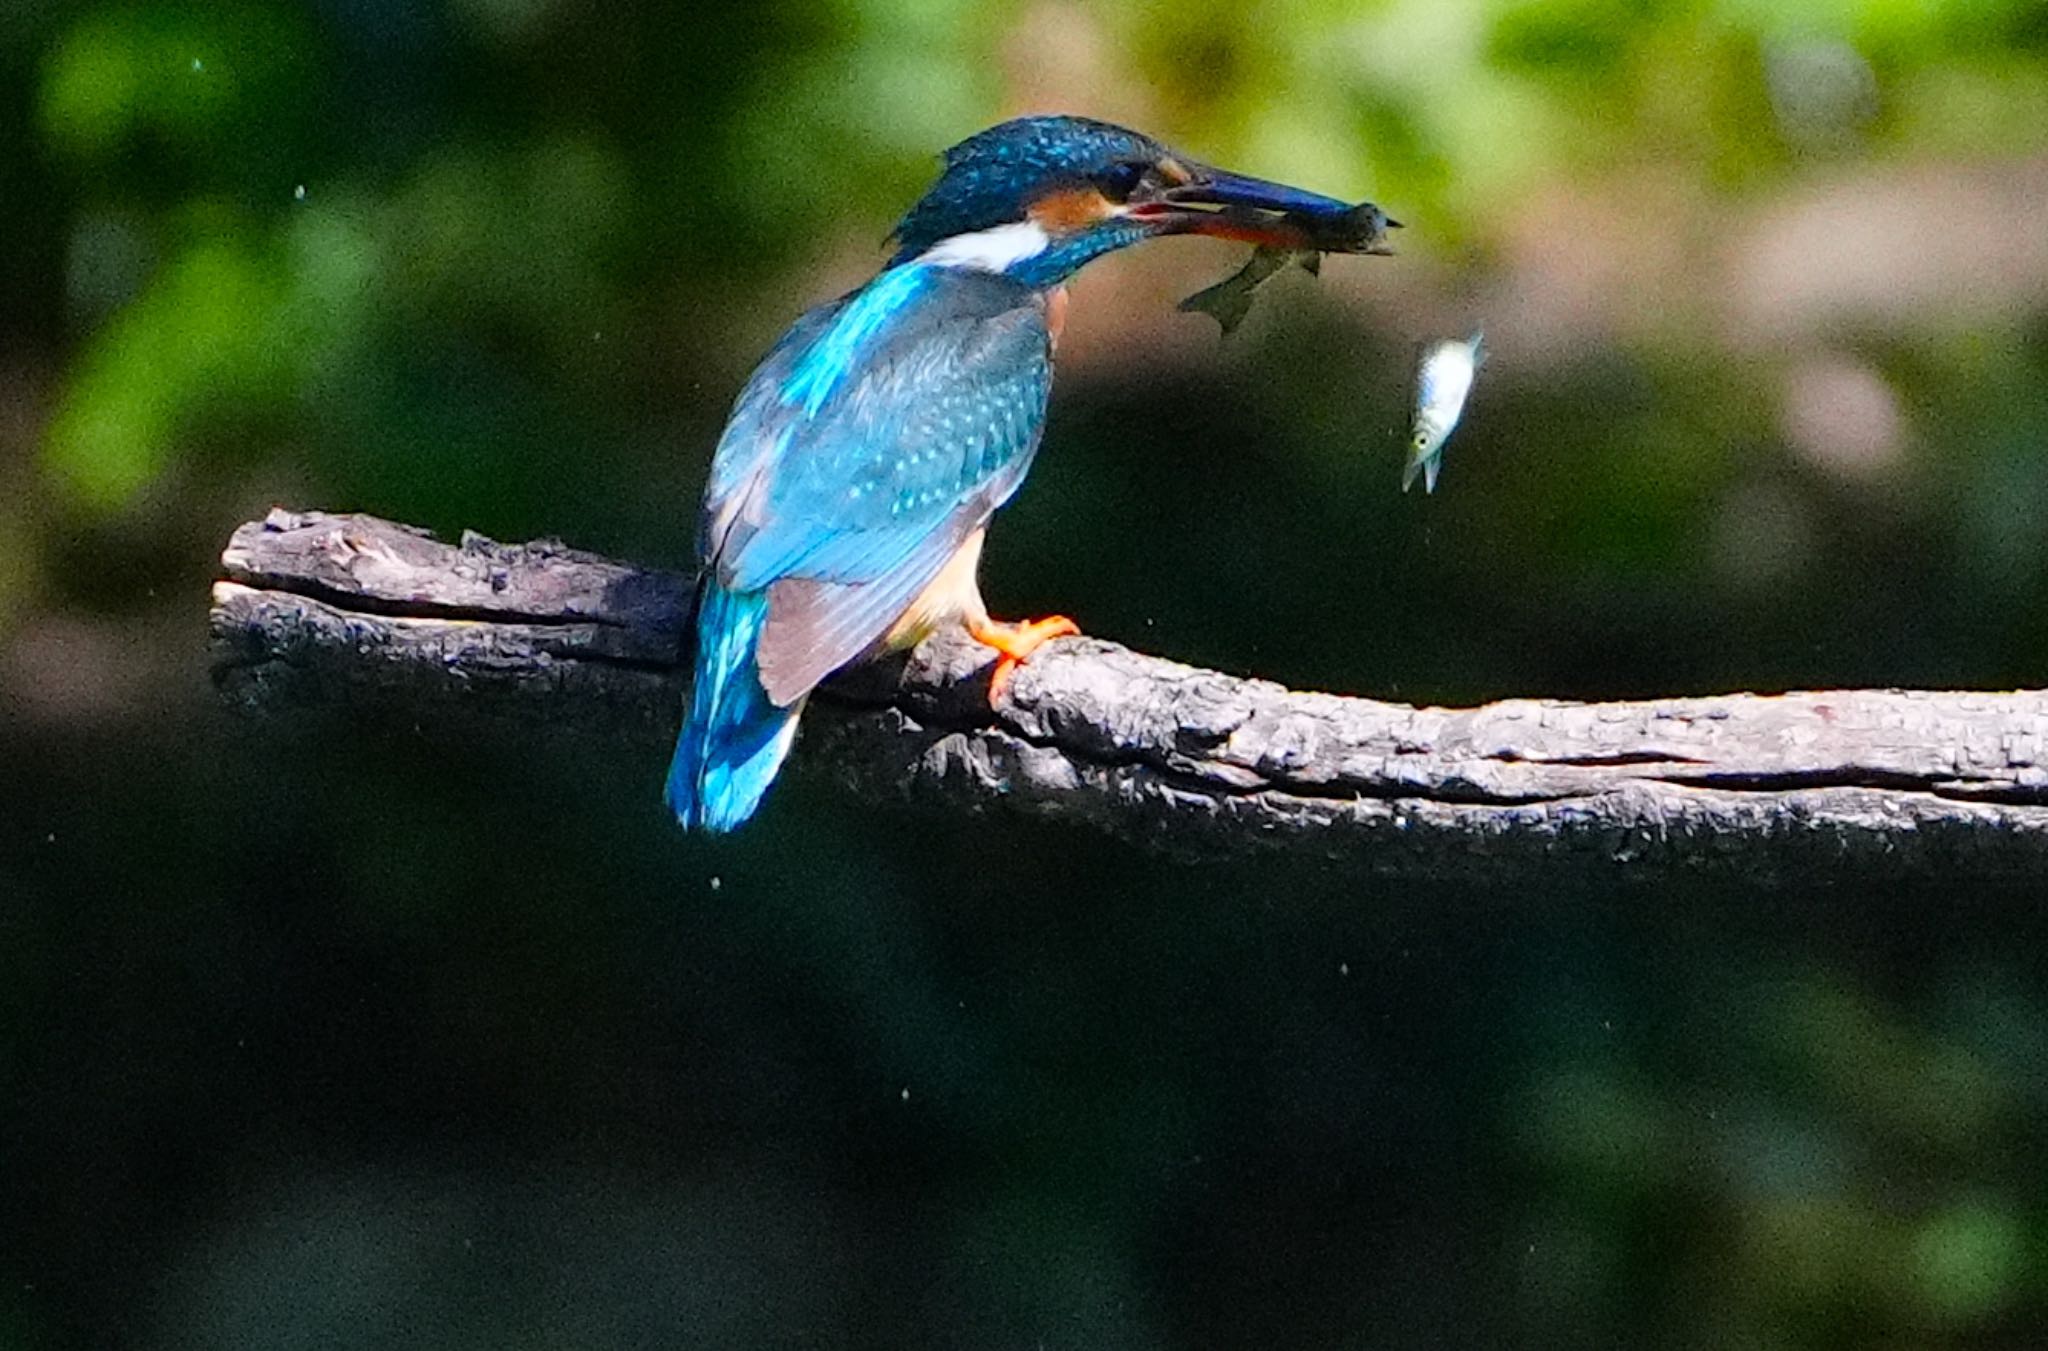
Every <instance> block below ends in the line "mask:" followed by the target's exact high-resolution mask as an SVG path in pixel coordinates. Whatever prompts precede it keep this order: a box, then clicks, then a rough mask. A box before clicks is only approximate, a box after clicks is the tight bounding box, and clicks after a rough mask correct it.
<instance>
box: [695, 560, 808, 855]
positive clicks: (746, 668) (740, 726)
mask: <svg viewBox="0 0 2048 1351" xmlns="http://www.w3.org/2000/svg"><path fill="white" fill-rule="evenodd" d="M767 623H768V595H767V593H766V592H764V591H733V590H729V589H728V588H726V587H724V586H722V585H720V584H719V582H718V580H717V579H716V578H712V579H711V580H709V581H707V582H705V584H704V589H703V591H702V592H701V593H700V594H699V596H698V599H697V664H696V665H697V669H696V677H695V679H694V680H693V681H692V682H691V686H690V704H689V711H688V714H687V715H686V717H685V718H684V721H683V730H682V734H681V735H680V736H678V737H677V738H676V751H675V756H674V758H673V759H671V760H670V761H669V767H668V787H667V790H666V792H665V793H664V794H663V798H664V800H665V801H666V802H667V803H668V805H669V809H670V810H671V811H673V812H674V813H675V814H676V820H677V821H679V822H681V823H682V824H683V825H684V826H686V827H689V828H690V829H693V830H708V831H711V832H713V833H714V834H723V833H725V832H727V831H729V830H733V829H735V828H737V827H738V826H740V825H741V824H743V823H744V822H745V821H746V820H747V818H748V817H750V816H752V815H753V814H754V810H755V809H756V808H757V807H759V806H760V805H761V798H762V797H763V796H764V795H765V794H766V793H767V791H768V785H769V784H771V783H773V782H774V781H775V773H776V771H777V770H779V769H780V768H782V761H783V758H784V757H785V756H787V755H788V754H789V747H790V742H791V741H792V740H794V739H795V737H796V724H797V716H798V715H799V714H800V713H801V712H802V711H803V701H801V700H799V701H797V702H796V703H795V704H794V705H792V706H791V707H788V708H783V707H781V706H780V705H778V704H776V703H775V702H774V701H773V700H771V699H770V698H769V697H768V692H767V691H766V690H764V689H763V688H762V687H761V669H760V667H759V666H758V665H757V664H756V663H755V658H754V652H755V647H756V645H757V644H758V643H759V642H760V638H761V630H762V629H763V628H764V627H766V625H767Z"/></svg>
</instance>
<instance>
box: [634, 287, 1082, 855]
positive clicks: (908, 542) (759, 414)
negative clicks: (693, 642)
mask: <svg viewBox="0 0 2048 1351" xmlns="http://www.w3.org/2000/svg"><path fill="white" fill-rule="evenodd" d="M1051 356H1052V353H1051V337H1050V334H1049V333H1048V331H1047V329H1046V325H1045V311H1044V302H1043V300H1042V298H1041V297H1040V295H1039V293H1038V292H1037V291H1036V290H1034V289H1033V288H1032V287H1030V286H1028V285H1025V284H1023V283H1020V282H1018V281H1015V280H1012V279H1010V278H1008V277H1004V276H1001V275H998V274H991V273H984V272H976V271H969V270H960V269H954V268H939V267H931V266H927V265H924V264H920V263H915V262H912V263H908V264H904V265H902V266H899V267H896V268H892V269H890V270H888V271H886V272H884V273H882V275H881V276H879V277H877V278H876V279H875V280H874V281H873V282H870V283H869V284H868V285H867V286H866V287H864V288H862V289H861V290H860V291H857V292H855V293H853V294H852V295H850V296H847V297H844V298H842V299H841V300H838V301H835V302H833V303H832V304H830V305H827V306H824V307H821V308H820V309H818V310H814V311H812V312H811V313H810V314H808V315H806V316H805V317H804V318H803V319H801V320H799V321H798V323H797V325H796V326H795V327H794V328H793V329H792V330H791V331H790V333H789V335H788V336H787V337H785V338H784V339H783V341H782V342H781V343H780V344H778V345H777V346H776V348H775V349H774V350H773V351H772V352H770V353H769V355H768V357H767V358H766V359H765V360H764V361H763V362H762V364H761V366H760V368H759V369H758V370H757V371H756V372H755V373H754V375H753V377H752V378H751V379H750V380H749V381H748V382H747V385H746V387H745V389H743V390H742V391H741V394H740V397H739V399H738V401H737V403H736V405H735V407H734V409H733V414H732V418H731V420H730V422H729V423H728V425H727V427H726V431H725V434H724V436H723V437H722V438H721V439H720V441H719V445H718V450H717V452H716V453H715V455H714V457H713V461H712V470H711V481H710V485H709V488H708V489H707V492H706V495H705V505H704V513H703V518H702V522H701V526H700V532H699V555H700V562H701V563H702V566H703V574H702V575H703V578H704V581H703V583H702V591H701V593H700V599H699V605H698V623H697V631H698V632H697V638H698V657H697V675H696V682H695V686H694V688H693V691H692V697H691V703H690V711H689V715H688V718H687V720H686V722H685V724H684V729H683V733H682V736H681V737H680V738H679V740H678V742H677V746H676V753H675V757H674V759H673V761H672V762H671V765H670V770H669V779H668V801H669V805H670V806H671V808H672V809H673V810H674V811H675V813H676V816H677V818H678V819H679V820H681V821H682V822H683V823H684V824H685V825H690V826H700V827H703V828H706V829H710V830H729V829H731V828H732V827H734V826H736V825H738V824H739V823H740V822H742V821H744V820H746V819H747V817H748V816H750V815H751V814H752V813H753V811H754V809H755V807H756V805H757V804H758V803H759V801H760V798H761V795H762V794H763V793H764V792H765V791H766V790H767V787H768V784H769V782H770V781H771V780H772V779H773V777H774V772H775V769H776V767H777V766H778V765H779V764H780V762H781V759H782V757H783V755H784V754H786V753H787V750H788V747H789V741H790V735H791V733H792V732H793V730H794V727H795V720H796V718H797V715H798V714H799V713H800V712H801V709H802V702H803V697H804V696H805V695H806V694H808V692H809V689H810V687H811V686H812V685H813V684H815V683H816V680H817V679H820V678H822V677H823V675H825V674H826V673H828V672H829V671H831V670H832V669H835V668H836V667H838V666H841V665H844V664H846V663H847V662H849V661H851V660H853V659H854V658H856V657H858V656H859V655H860V654H861V653H862V652H863V651H864V650H867V649H868V648H870V647H872V646H873V645H874V644H875V643H876V642H878V641H879V640H880V639H881V638H882V637H883V636H884V635H885V634H886V633H887V632H888V630H889V628H890V626H891V625H892V624H894V622H895V621H896V619H897V618H898V616H900V615H901V614H902V612H903V610H904V608H905V607H906V606H908V605H909V604H910V602H911V601H912V600H913V599H915V598H916V597H917V595H918V594H919V593H920V592H922V591H923V590H924V588H925V587H926V586H927V585H929V584H930V582H931V581H932V579H933V578H934V577H936V576H937V574H938V573H939V571H940V570H941V569H942V568H943V567H944V566H945V565H946V563H947V561H948V560H949V559H951V558H952V556H953V554H954V553H955V552H956V551H958V549H959V548H960V546H961V545H962V543H963V542H964V541H965V540H966V539H967V538H968V536H970V535H971V534H972V533H973V532H974V531H975V530H977V529H979V528H980V527H981V526H982V525H984V524H985V523H986V522H987V520H988V518H989V516H990V515H992V514H993V513H994V512H995V510H996V508H998V507H999V506H1001V505H1002V504H1003V503H1004V502H1005V501H1007V500H1008V499H1009V497H1010V495H1011V494H1012V493H1013V492H1015V491H1016V488H1017V486H1018V484H1019V483H1020V482H1022V480H1023V477H1024V474H1025V471H1026V470H1027V469H1028V468H1029V467H1030V463H1031V458H1032V455H1033V454H1034V453H1035V452H1036V450H1037V448H1038V438H1039V432H1040V430H1041V428H1042V427H1043V425H1044V419H1045V405H1046V399H1047V396H1048V394H1049V393H1050V390H1051V384H1052V360H1051ZM779 630H786V632H784V631H779ZM764 667H765V668H766V669H764ZM771 687H773V695H771ZM776 696H779V697H776Z"/></svg>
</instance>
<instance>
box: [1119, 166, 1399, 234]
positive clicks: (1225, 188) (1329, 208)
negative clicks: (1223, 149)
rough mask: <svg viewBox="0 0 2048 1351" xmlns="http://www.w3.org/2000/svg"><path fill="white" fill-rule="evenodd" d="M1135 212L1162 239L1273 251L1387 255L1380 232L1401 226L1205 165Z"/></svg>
mask: <svg viewBox="0 0 2048 1351" xmlns="http://www.w3.org/2000/svg"><path fill="white" fill-rule="evenodd" d="M1188 174H1189V179H1188V181H1187V182H1186V183H1181V184H1176V185H1175V186H1172V187H1169V188H1166V189H1165V190H1163V191H1162V192H1161V193H1160V194H1159V196H1158V197H1157V198H1156V199H1155V200H1154V201H1152V202H1150V203H1146V204H1145V205H1143V206H1141V207H1139V208H1137V210H1138V212H1139V213H1140V214H1143V215H1145V216H1147V217H1150V218H1152V219H1154V220H1156V221H1157V223H1158V228H1159V230H1160V232H1161V233H1163V234H1202V235H1212V236H1216V237H1218V238H1222V239H1235V240H1241V241H1243V242H1245V243H1250V244H1261V245H1266V246H1269V247H1273V248H1288V249H1303V250H1307V249H1316V250H1320V251H1322V252H1325V253H1392V252H1393V248H1392V247H1391V246H1390V245H1389V244H1388V243H1387V240H1386V232H1387V231H1388V230H1390V229H1394V230H1398V229H1400V228H1401V222H1399V221H1397V220H1390V219H1388V218H1387V214H1386V213H1385V212H1384V211H1381V210H1380V209H1379V208H1378V207H1376V206H1373V205H1372V204H1371V203H1369V202H1361V203H1359V204H1358V205H1357V206H1353V205H1351V204H1350V203H1347V202H1340V201H1338V200H1337V199H1336V198H1335V197H1325V196H1323V195H1322V194H1321V193H1317V192H1309V191H1306V190H1305V189H1302V188H1294V187H1289V186H1288V185H1287V184H1285V183H1273V182H1269V181H1268V180H1266V179H1263V178H1251V177H1248V176H1247V175H1244V174H1234V173H1230V172H1229V171H1227V170H1224V169H1211V168H1207V167H1201V168H1194V167H1190V168H1189V170H1188Z"/></svg>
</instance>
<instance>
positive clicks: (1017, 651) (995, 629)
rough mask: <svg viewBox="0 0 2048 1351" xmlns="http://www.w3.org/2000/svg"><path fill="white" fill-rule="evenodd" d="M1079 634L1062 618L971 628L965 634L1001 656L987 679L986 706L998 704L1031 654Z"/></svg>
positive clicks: (986, 623) (985, 623)
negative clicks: (1056, 641)
mask: <svg viewBox="0 0 2048 1351" xmlns="http://www.w3.org/2000/svg"><path fill="white" fill-rule="evenodd" d="M1080 631H1081V626H1080V625H1079V624H1076V623H1075V622H1074V621H1073V620H1071V619H1069V618H1067V617H1066V616H1065V615H1049V616H1047V617H1046V618H1044V619H1033V620H1028V621H1026V622H1025V623H1022V624H998V623H996V622H995V621H994V620H985V621H983V622H982V623H980V624H976V625H973V626H971V627H970V628H969V629H968V630H967V632H968V633H969V634H970V635H971V636H972V637H973V638H974V641H976V642H978V643H986V644H988V645H989V646H990V647H992V648H994V649H995V650H996V651H998V652H1000V653H1002V654H1003V655H1002V656H1001V657H1000V658H998V659H997V661H996V669H995V671H994V673H993V674H991V675H990V676H989V678H988V701H989V703H991V704H994V703H997V702H1000V701H1001V699H1002V697H1003V695H1004V693H1005V692H1007V691H1008V690H1009V688H1010V677H1011V676H1013V675H1015V674H1016V672H1017V667H1018V666H1019V665H1020V664H1021V663H1023V662H1024V661H1025V660H1026V659H1027V658H1029V657H1030V656H1031V654H1032V653H1033V652H1036V651H1037V650H1038V649H1039V648H1040V647H1042V646H1044V645H1045V644H1046V643H1048V642H1050V641H1052V640H1053V639H1054V638H1068V637H1072V636H1073V635H1074V634H1077V633H1079V632H1080Z"/></svg>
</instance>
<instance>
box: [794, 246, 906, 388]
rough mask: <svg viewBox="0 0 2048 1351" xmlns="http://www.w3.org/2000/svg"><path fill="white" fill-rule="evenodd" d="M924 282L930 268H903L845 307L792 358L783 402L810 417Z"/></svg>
mask: <svg viewBox="0 0 2048 1351" xmlns="http://www.w3.org/2000/svg"><path fill="white" fill-rule="evenodd" d="M930 280H931V269H930V268H927V267H920V266H918V265H917V264H914V263H913V264H909V265H907V266H904V267H899V268H896V269H894V270H893V271H890V272H885V273H883V274H882V275H881V276H879V277H877V278H876V279H875V280H874V281H873V282H872V283H870V284H869V285H868V287H867V288H866V289H865V290H863V291H862V292H861V293H860V294H859V295H857V296H855V297H854V298H853V299H852V300H850V301H848V302H847V304H846V308H844V309H842V310H841V311H839V313H838V314H837V315H836V316H834V318H833V320H832V326H831V327H830V328H828V329H826V330H825V331H824V332H823V333H821V334H819V335H818V338H817V341H815V342H813V343H812V344H811V345H810V347H809V349H808V350H806V351H805V352H804V354H803V355H802V356H800V357H798V358H797V362H796V367H795V369H794V370H792V371H791V372H790V375H789V382H788V383H787V384H786V385H784V386H783V391H782V397H783V400H784V402H786V403H791V404H798V405H801V406H802V408H803V410H804V414H805V416H807V417H816V416H817V415H818V410H819V409H821V408H823V407H824V406H825V401H826V400H827V399H829V398H831V397H832V393H833V391H834V390H836V389H838V388H839V386H840V384H841V383H842V382H843V381H844V380H845V379H846V377H847V374H848V373H849V372H850V371H852V369H853V367H854V364H855V363H856V362H857V361H858V360H859V359H860V356H861V349H862V348H863V347H864V346H865V345H866V344H867V342H868V340H869V339H871V338H873V337H874V336H875V334H876V333H877V332H879V331H880V330H881V328H882V325H884V324H886V323H888V322H889V320H890V318H891V317H892V316H894V315H896V314H897V313H898V312H900V311H901V310H902V309H903V307H904V306H905V305H908V304H909V303H910V302H911V301H912V300H914V299H916V298H917V295H918V293H919V292H921V291H923V290H924V288H925V286H926V285H927V284H928V283H929V282H930Z"/></svg>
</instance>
